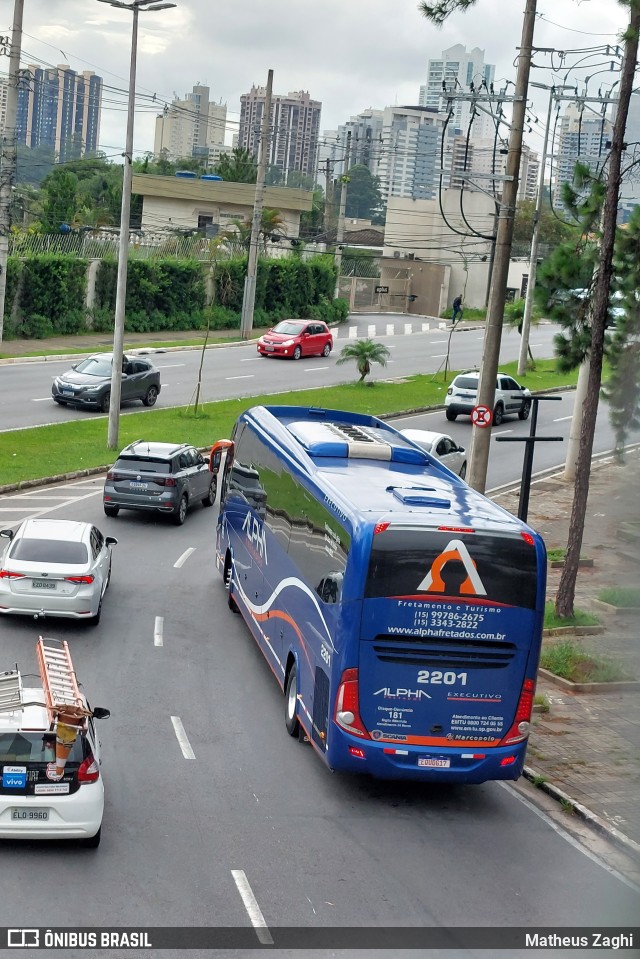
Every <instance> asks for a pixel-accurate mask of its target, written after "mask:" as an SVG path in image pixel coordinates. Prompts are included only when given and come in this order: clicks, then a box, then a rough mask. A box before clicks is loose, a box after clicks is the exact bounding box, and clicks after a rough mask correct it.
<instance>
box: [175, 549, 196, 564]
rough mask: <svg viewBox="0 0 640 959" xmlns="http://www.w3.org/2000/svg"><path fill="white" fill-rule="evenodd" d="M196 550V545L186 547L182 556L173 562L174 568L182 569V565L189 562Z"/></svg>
mask: <svg viewBox="0 0 640 959" xmlns="http://www.w3.org/2000/svg"><path fill="white" fill-rule="evenodd" d="M195 551H196V548H195V546H190V547H189V549H185V551H184V553H183V554H182V556H180V558H179V559H177V560H176V561H175V563H174V564H173V568H174V569H180V567H181V566H184V564H185V563H186V562H187V560H188V559H189V557H190V556H191V554H192V553H195Z"/></svg>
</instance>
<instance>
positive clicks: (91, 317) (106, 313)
mask: <svg viewBox="0 0 640 959" xmlns="http://www.w3.org/2000/svg"><path fill="white" fill-rule="evenodd" d="M114 320H115V307H114V309H113V310H110V309H108V308H107V307H105V306H94V307H93V309H91V310H88V311H87V328H88V329H89V330H91V331H92V332H93V333H113V327H114Z"/></svg>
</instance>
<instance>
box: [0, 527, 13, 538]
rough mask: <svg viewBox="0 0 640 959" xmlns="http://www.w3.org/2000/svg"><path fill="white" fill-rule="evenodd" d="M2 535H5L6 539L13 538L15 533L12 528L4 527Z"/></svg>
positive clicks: (0, 534) (0, 533)
mask: <svg viewBox="0 0 640 959" xmlns="http://www.w3.org/2000/svg"><path fill="white" fill-rule="evenodd" d="M0 536H4V538H5V539H13V537H14V536H15V533H14V531H13V530H12V529H3V530H2V532H0Z"/></svg>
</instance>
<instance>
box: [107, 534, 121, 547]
mask: <svg viewBox="0 0 640 959" xmlns="http://www.w3.org/2000/svg"><path fill="white" fill-rule="evenodd" d="M104 545H105V546H117V545H118V540H117V539H116V538H115V536H107V537H106V539H105V541H104Z"/></svg>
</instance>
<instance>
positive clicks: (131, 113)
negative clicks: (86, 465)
mask: <svg viewBox="0 0 640 959" xmlns="http://www.w3.org/2000/svg"><path fill="white" fill-rule="evenodd" d="M99 2H100V3H108V4H109V5H110V6H112V7H119V8H120V9H122V10H130V11H131V13H132V14H133V26H132V30H131V63H130V67H129V96H128V104H127V136H126V142H125V148H124V172H123V177H122V206H121V208H120V242H119V244H118V276H117V281H116V311H115V317H114V324H113V354H112V362H111V392H110V399H109V427H108V432H107V446H108V448H109V449H116V448H117V446H118V430H119V426H120V398H121V395H122V357H123V353H124V319H125V305H126V299H127V266H128V259H129V220H130V217H131V183H132V180H133V124H134V118H135V102H136V61H137V52H138V16H139V14H140V11H141V10H142V11H143V12H144V11H147V10H167V9H169V8H170V7H175V6H176V4H175V3H156V2H154V0H132V3H123V2H121V0H99ZM150 4H151V5H150Z"/></svg>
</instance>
